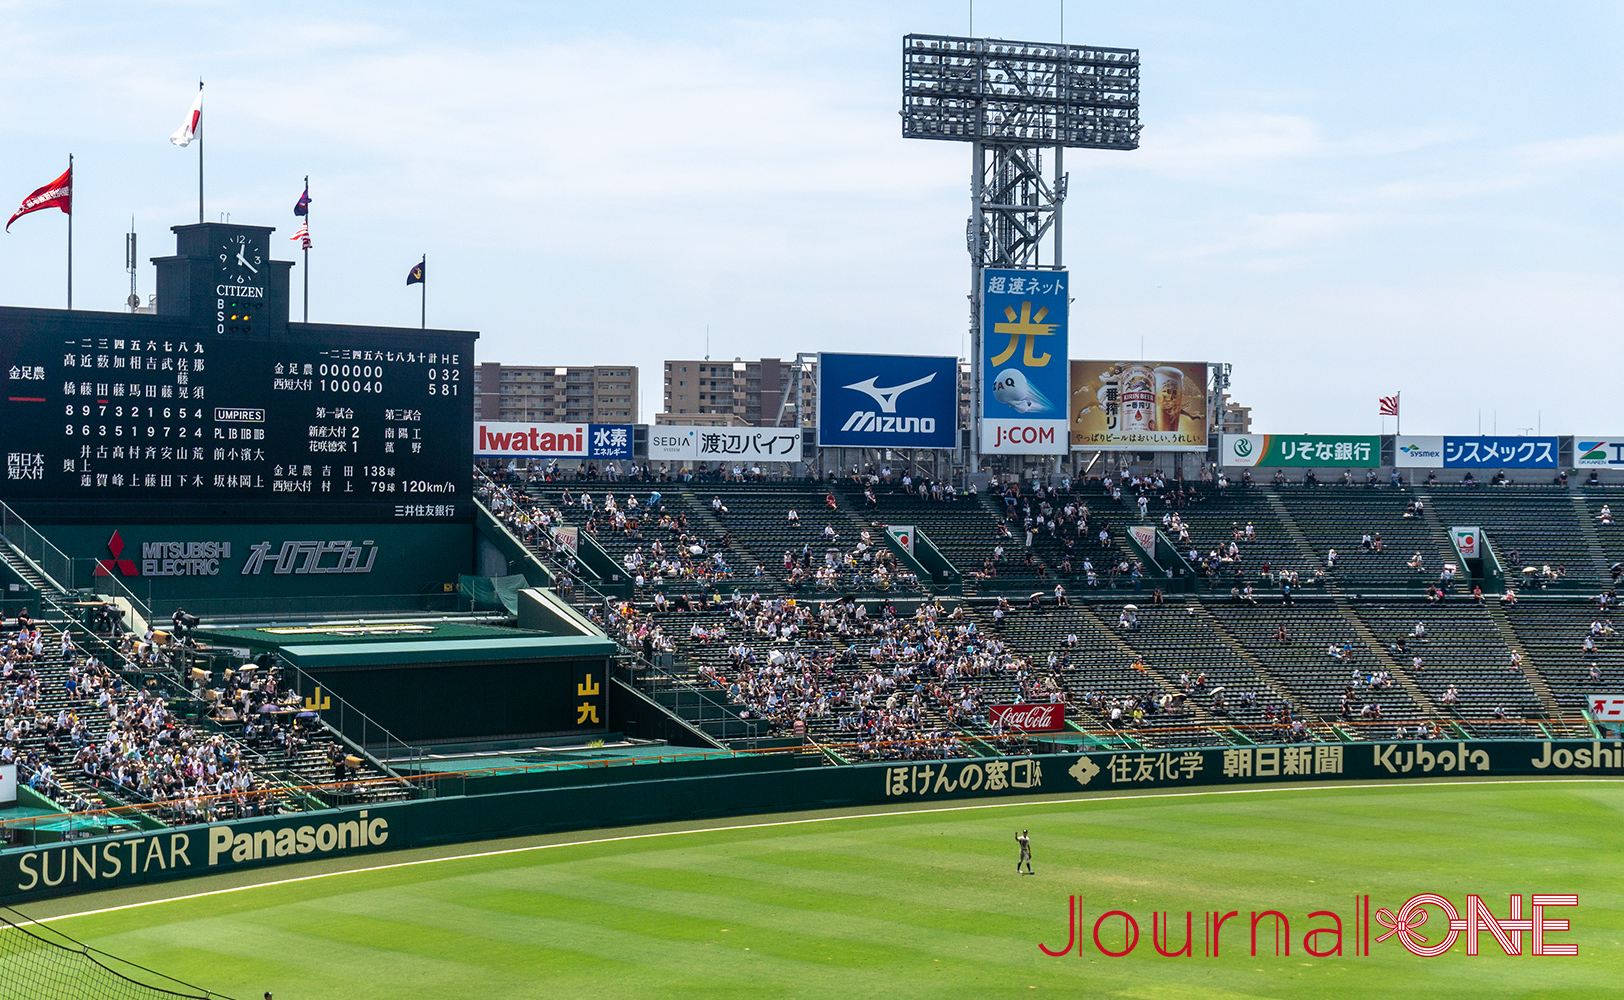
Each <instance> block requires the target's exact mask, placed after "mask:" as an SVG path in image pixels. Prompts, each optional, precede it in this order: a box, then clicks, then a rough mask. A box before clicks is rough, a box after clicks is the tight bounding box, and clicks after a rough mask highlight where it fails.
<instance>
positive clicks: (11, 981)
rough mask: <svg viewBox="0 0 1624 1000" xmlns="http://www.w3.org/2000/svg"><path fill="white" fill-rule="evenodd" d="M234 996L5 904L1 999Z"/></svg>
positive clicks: (223, 999)
mask: <svg viewBox="0 0 1624 1000" xmlns="http://www.w3.org/2000/svg"><path fill="white" fill-rule="evenodd" d="M176 998H187V1000H232V998H230V997H228V996H226V995H225V994H224V993H215V992H211V991H209V990H205V989H203V988H202V987H200V986H193V985H192V984H191V983H187V982H182V981H181V980H179V979H175V978H172V977H170V976H166V975H164V974H163V973H161V972H154V971H153V970H151V969H148V968H146V967H145V966H141V965H136V964H135V963H134V962H127V961H125V960H124V959H121V958H119V957H117V956H116V955H109V954H108V953H106V952H104V951H101V950H100V949H98V948H92V947H90V946H89V945H87V944H84V943H83V942H80V941H78V940H75V939H74V938H71V937H69V936H68V935H66V934H64V933H62V932H61V931H59V930H56V929H55V928H52V927H50V926H49V925H47V924H40V923H35V922H34V921H32V920H29V919H28V918H27V917H26V916H24V915H23V914H21V913H18V912H17V911H16V910H13V909H12V908H11V907H9V906H7V907H0V1000H176Z"/></svg>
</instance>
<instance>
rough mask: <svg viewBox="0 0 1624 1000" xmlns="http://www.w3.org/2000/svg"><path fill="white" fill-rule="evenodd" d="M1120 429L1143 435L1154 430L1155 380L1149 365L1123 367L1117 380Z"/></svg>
mask: <svg viewBox="0 0 1624 1000" xmlns="http://www.w3.org/2000/svg"><path fill="white" fill-rule="evenodd" d="M1117 399H1118V400H1119V401H1120V403H1121V406H1122V429H1123V430H1124V431H1127V432H1128V433H1129V434H1143V433H1145V432H1147V431H1153V430H1155V429H1156V378H1155V375H1154V374H1153V373H1152V371H1151V367H1150V366H1149V365H1134V364H1129V365H1123V366H1122V374H1121V375H1120V376H1118V378H1117Z"/></svg>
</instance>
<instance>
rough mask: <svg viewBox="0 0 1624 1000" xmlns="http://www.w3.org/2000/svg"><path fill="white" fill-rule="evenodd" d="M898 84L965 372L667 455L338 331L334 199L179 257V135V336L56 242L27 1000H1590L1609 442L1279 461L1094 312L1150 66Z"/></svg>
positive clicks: (8, 876) (778, 374)
mask: <svg viewBox="0 0 1624 1000" xmlns="http://www.w3.org/2000/svg"><path fill="white" fill-rule="evenodd" d="M888 44H889V43H888ZM901 56H902V59H901V67H902V87H901V94H900V101H899V103H898V104H897V107H898V108H899V109H900V122H901V126H900V134H899V135H893V136H892V141H894V142H896V143H915V142H920V141H925V140H930V141H934V142H935V143H937V144H943V146H942V148H946V149H952V150H956V153H955V154H954V155H957V154H959V153H962V154H967V155H968V157H969V159H970V178H971V185H970V191H969V193H970V204H969V206H968V208H969V228H968V234H969V240H968V245H967V249H968V251H969V253H968V263H969V265H970V266H969V268H968V273H969V285H968V301H969V306H970V314H969V320H968V330H967V331H966V332H961V331H959V330H957V329H954V330H950V331H946V332H945V333H944V335H943V337H942V346H941V349H940V351H939V352H938V353H937V354H933V355H927V354H900V353H899V354H882V353H852V352H850V351H838V352H837V351H836V350H834V349H833V348H835V347H845V346H849V345H848V344H843V343H834V342H831V343H829V344H818V343H810V344H805V345H802V346H805V347H807V348H809V349H808V350H806V351H802V352H800V353H797V354H796V355H795V356H794V357H793V359H791V358H787V357H786V358H761V359H759V360H754V361H746V360H744V359H742V358H740V359H737V360H734V361H718V360H713V359H711V358H710V357H709V356H708V354H707V356H706V357H705V358H703V359H702V360H689V361H681V360H669V361H666V362H665V366H664V385H663V387H661V390H657V391H663V393H664V403H663V406H662V409H661V412H660V414H659V416H658V417H657V418H656V419H649V420H642V421H640V420H639V419H638V411H637V410H636V409H635V406H634V407H633V408H631V409H628V410H624V411H620V410H611V409H605V408H604V407H607V406H614V405H617V404H616V402H615V400H616V398H617V397H613V396H604V395H602V394H603V393H605V392H609V393H614V392H619V391H623V390H622V389H621V385H622V384H623V383H624V384H625V385H628V386H630V388H629V389H626V390H624V391H627V392H629V393H631V394H632V395H633V396H635V394H636V392H637V389H636V380H637V379H638V373H637V369H636V367H635V366H631V365H626V366H624V367H617V366H618V365H619V359H618V358H617V357H612V356H610V357H600V358H595V359H593V362H592V364H593V367H588V368H579V367H572V368H564V367H558V368H554V367H551V366H547V367H540V366H526V365H517V364H508V363H505V362H504V361H503V359H502V358H501V356H500V355H499V356H498V357H496V358H491V357H488V356H487V354H486V352H485V351H484V350H483V349H482V346H481V333H479V332H475V331H472V330H460V329H441V328H436V327H435V326H432V325H430V324H428V323H427V317H428V314H429V307H430V303H429V302H428V299H429V298H430V296H429V294H428V292H427V288H426V285H427V279H428V271H429V268H428V263H429V262H428V255H426V254H425V255H423V257H422V259H421V260H420V261H418V263H416V264H414V265H412V267H411V269H410V271H409V272H408V274H407V284H408V285H411V286H413V287H412V288H411V289H410V294H412V296H413V298H414V301H413V302H412V311H413V313H414V315H413V316H412V319H413V320H414V321H415V322H414V323H413V324H412V325H410V326H395V325H366V324H359V323H342V324H341V323H321V322H311V321H310V320H309V315H310V298H309V280H310V271H309V267H308V265H309V262H310V255H311V252H312V251H311V246H312V243H311V239H310V236H309V230H308V228H307V227H308V222H309V217H310V212H311V205H312V199H311V196H310V191H311V188H310V185H309V183H308V180H307V182H306V186H305V188H304V193H303V194H302V195H300V196H299V198H298V201H297V202H296V203H295V207H294V215H295V216H298V217H301V219H302V221H300V222H299V224H300V225H301V226H302V227H304V228H301V229H300V233H301V234H303V236H302V240H303V241H302V243H300V242H298V241H299V240H300V238H301V237H300V235H299V234H295V242H294V243H293V244H292V246H291V248H290V247H289V245H288V244H286V243H281V244H278V243H276V242H275V241H276V240H278V239H282V240H285V239H286V234H285V233H284V235H283V236H279V237H278V236H274V235H273V234H274V233H275V232H276V227H275V226H273V225H271V224H257V223H247V222H233V221H230V220H229V218H228V217H222V218H219V219H218V221H214V220H212V219H211V218H210V217H209V213H206V212H205V208H204V201H203V199H204V186H203V179H204V174H203V161H202V156H201V138H200V137H201V136H202V135H203V129H204V127H205V125H204V123H206V122H207V121H208V119H207V117H206V116H203V112H202V107H203V104H202V101H203V97H202V94H203V93H204V91H203V89H202V87H201V85H200V86H199V89H198V91H197V97H196V100H195V103H194V104H193V107H192V110H191V111H190V112H189V114H188V116H187V118H186V120H185V124H183V126H182V129H181V131H179V132H177V133H176V134H175V138H174V139H173V142H174V144H175V145H177V146H180V147H187V146H189V145H191V144H192V143H194V142H195V143H197V147H198V148H197V161H198V162H197V169H198V191H197V200H198V206H197V221H196V222H192V221H190V210H189V207H188V208H187V210H186V218H185V219H184V220H175V221H178V222H179V224H176V225H174V226H173V234H174V245H173V246H172V247H170V246H164V247H163V248H162V253H163V255H162V256H157V257H153V258H151V266H152V267H153V268H154V270H155V277H156V285H155V288H156V291H155V293H154V294H152V295H151V296H150V297H149V298H147V299H143V297H142V296H141V295H140V294H138V292H137V289H136V287H135V280H136V278H135V276H136V274H137V263H138V262H137V257H136V253H135V237H134V234H133V232H132V234H131V235H130V238H129V243H128V249H129V267H130V274H131V279H130V280H131V297H130V300H129V303H128V308H127V309H126V310H124V311H97V310H95V309H85V308H82V307H81V308H78V309H74V308H72V306H71V294H72V292H71V289H72V284H71V281H72V278H71V266H72V265H71V260H72V257H71V254H72V251H71V242H70V244H69V247H70V250H69V254H70V257H69V260H70V265H69V266H70V272H69V275H70V276H69V296H70V298H69V308H66V309H63V308H46V307H40V306H32V305H29V306H24V305H15V306H13V305H6V306H0V370H4V371H7V372H8V373H9V381H8V383H7V384H8V394H7V395H6V397H4V399H3V400H0V435H4V436H5V439H6V446H5V452H6V461H7V476H6V478H5V479H4V480H3V481H0V483H3V488H0V581H3V582H4V583H5V589H4V590H3V591H0V616H3V617H0V624H3V632H0V643H3V645H0V708H3V716H4V728H3V731H0V998H3V1000H11V998H16V1000H24V998H28V1000H55V998H62V1000H68V998H73V1000H79V998H103V997H117V998H125V997H128V998H152V1000H157V998H164V997H186V998H199V1000H201V998H228V1000H229V998H235V1000H250V998H259V997H266V998H283V1000H288V998H307V997H308V998H318V997H348V998H358V1000H359V998H372V997H377V998H385V997H421V998H462V997H469V998H472V997H542V996H576V997H605V998H614V997H629V996H640V997H676V996H682V997H707V998H709V997H740V998H743V997H780V996H782V997H835V996H840V997H853V996H856V997H862V996H887V997H909V996H921V997H924V996H929V997H933V998H941V997H978V998H979V997H990V996H1051V995H1066V996H1089V997H1095V996H1098V997H1135V998H1146V997H1320V998H1336V997H1349V998H1352V997H1368V996H1406V997H1427V998H1433V997H1437V998H1455V997H1459V998H1473V1000H1475V998H1478V997H1482V996H1485V995H1487V996H1519V997H1521V996H1527V997H1546V996H1549V997H1557V996H1562V997H1568V996H1605V995H1608V994H1610V993H1611V990H1612V989H1615V988H1617V985H1616V984H1617V981H1618V973H1619V969H1620V967H1621V963H1620V955H1621V951H1620V947H1621V946H1620V944H1619V941H1620V938H1621V935H1624V875H1620V873H1619V872H1618V870H1617V869H1616V868H1615V865H1614V862H1615V861H1616V859H1617V858H1618V857H1619V849H1620V839H1619V836H1620V835H1619V829H1620V819H1621V817H1624V736H1621V734H1620V726H1621V725H1624V646H1621V643H1624V640H1620V639H1619V638H1618V636H1617V632H1616V629H1615V626H1614V623H1613V621H1612V619H1613V617H1614V616H1615V615H1617V613H1618V609H1617V595H1616V588H1617V586H1618V583H1619V580H1620V578H1621V576H1624V526H1620V525H1618V524H1617V523H1616V520H1615V516H1614V514H1613V511H1612V504H1613V503H1620V504H1624V436H1617V437H1612V438H1609V437H1608V436H1607V435H1605V434H1587V433H1581V432H1582V431H1584V430H1585V428H1584V427H1577V428H1572V427H1570V428H1567V429H1562V428H1558V429H1557V431H1556V432H1555V433H1549V434H1547V433H1544V432H1543V429H1542V426H1541V427H1535V428H1524V429H1521V430H1519V432H1517V433H1515V434H1511V433H1506V434H1502V433H1498V432H1497V430H1496V429H1492V428H1491V432H1490V433H1483V430H1482V427H1481V426H1480V427H1479V429H1478V432H1477V433H1474V434H1469V435H1468V434H1458V435H1451V434H1419V435H1415V434H1405V433H1402V432H1401V430H1400V425H1399V423H1398V421H1399V419H1400V412H1401V405H1402V403H1403V400H1401V398H1400V397H1399V396H1398V395H1393V396H1391V397H1389V396H1386V395H1382V396H1381V397H1380V398H1379V400H1378V399H1374V398H1373V399H1372V403H1373V404H1378V405H1379V407H1380V418H1381V419H1382V420H1383V424H1382V425H1381V428H1380V429H1381V432H1380V433H1366V431H1368V430H1370V429H1371V427H1370V424H1371V421H1372V419H1374V418H1375V417H1376V416H1377V415H1376V414H1375V413H1374V412H1373V413H1372V414H1370V415H1366V414H1359V415H1358V416H1357V418H1355V417H1352V416H1350V417H1348V418H1347V419H1346V421H1345V423H1344V425H1343V428H1344V429H1343V430H1338V429H1337V428H1335V427H1332V428H1330V429H1329V430H1327V431H1325V432H1324V433H1319V432H1316V433H1264V432H1255V431H1254V430H1253V428H1252V420H1253V417H1252V413H1251V410H1250V409H1249V408H1248V407H1244V406H1241V405H1240V404H1239V403H1238V402H1237V401H1236V399H1235V397H1234V396H1233V395H1232V381H1233V382H1241V381H1242V380H1243V379H1244V378H1245V376H1246V372H1245V371H1244V369H1243V367H1241V366H1238V365H1235V364H1232V363H1230V362H1227V361H1221V360H1194V361H1192V360H1166V359H1161V360H1146V359H1145V358H1144V356H1143V354H1142V353H1141V354H1139V356H1138V357H1137V358H1128V357H1123V356H1122V355H1124V354H1129V353H1139V352H1136V351H1128V350H1115V351H1112V350H1109V349H1105V348H1103V347H1102V346H1101V339H1100V338H1099V337H1097V336H1096V335H1094V334H1093V333H1089V332H1085V330H1084V325H1083V324H1082V322H1081V321H1080V320H1078V319H1075V318H1074V316H1073V310H1074V309H1075V308H1076V306H1075V304H1074V303H1075V302H1076V295H1075V294H1074V288H1073V281H1074V274H1075V272H1074V271H1072V270H1070V269H1068V266H1067V264H1066V258H1065V257H1064V247H1063V243H1062V235H1063V232H1064V229H1063V218H1064V215H1063V209H1064V202H1065V198H1066V191H1067V177H1068V175H1067V173H1066V167H1065V162H1066V161H1065V155H1066V152H1067V151H1068V150H1071V151H1072V157H1073V162H1074V163H1076V162H1078V161H1079V160H1080V159H1081V158H1083V157H1087V156H1101V157H1131V156H1134V155H1137V153H1136V152H1135V151H1136V150H1138V148H1139V145H1140V139H1141V132H1142V130H1147V129H1150V128H1152V127H1153V123H1152V124H1144V123H1142V121H1141V105H1140V86H1141V69H1142V67H1143V68H1144V72H1145V76H1146V81H1147V83H1146V86H1147V87H1149V86H1150V83H1149V81H1150V80H1151V79H1153V76H1154V72H1155V66H1156V59H1155V54H1154V52H1153V51H1152V50H1150V49H1146V50H1145V51H1144V52H1143V53H1142V52H1141V50H1139V49H1137V48H1111V47H1100V46H1093V45H1081V44H1073V43H1069V42H1062V41H1009V40H1006V39H1002V38H994V37H986V36H983V35H977V34H974V33H970V34H966V35H949V34H909V35H907V36H905V37H904V38H902V40H901ZM188 97H190V95H188ZM177 110H178V108H177ZM1147 117H1148V115H1147ZM947 144H951V145H947ZM191 152H192V151H191V150H187V152H186V153H177V154H176V155H177V156H182V155H190V154H191ZM73 170H74V167H73V166H72V165H71V164H70V165H69V171H68V173H67V174H63V175H62V177H60V178H58V179H57V180H56V181H53V182H52V183H51V184H48V185H46V186H45V187H44V188H41V189H40V190H38V191H35V192H34V194H32V195H30V196H29V198H28V199H27V200H25V201H24V203H23V205H22V207H21V209H20V210H19V212H18V215H17V216H14V217H13V221H14V222H16V223H18V228H19V229H22V228H23V227H24V226H25V225H36V226H43V225H46V224H48V223H50V221H51V220H52V219H53V218H54V217H55V216H54V210H56V209H60V210H61V212H62V213H63V214H66V215H68V217H69V219H71V218H72V215H73V209H74V206H73V204H72V197H73V185H74V184H75V183H76V181H75V179H74V175H73ZM188 170H189V167H188ZM189 183H190V182H189V179H188V184H189ZM220 183H229V181H227V182H220ZM189 197H190V195H189V189H188V198H189ZM290 200H291V199H290ZM92 204H94V203H92ZM315 204H317V205H318V206H319V205H320V204H321V203H320V202H319V201H318V202H315ZM48 209H49V210H53V212H52V213H47V214H46V215H41V216H37V217H35V218H33V219H25V218H23V217H26V216H29V215H31V214H33V213H36V212H41V211H44V210H48ZM280 211H284V212H285V209H283V210H280ZM269 213H270V210H269V209H266V214H267V216H268V215H269ZM214 214H215V215H223V213H214ZM280 218H281V217H280V215H278V216H277V220H278V223H280ZM261 221H267V222H268V221H269V220H268V219H262V220H261ZM70 233H71V230H70ZM70 239H71V236H70ZM1073 240H1074V242H1076V241H1078V237H1077V236H1075V235H1074V236H1073ZM279 257H286V258H288V259H278V258H279ZM411 259H412V260H416V259H417V255H415V254H413V255H412V258H411ZM404 263H409V261H407V262H403V266H404ZM140 266H141V267H145V266H146V265H145V264H141V265H140ZM1076 280H1078V281H1079V282H1080V281H1081V276H1080V275H1078V276H1077V277H1076ZM396 283H398V277H397V278H396ZM417 286H422V287H417ZM417 296H421V297H422V299H421V301H420V302H419V301H416V298H417ZM419 309H421V312H418V310H419ZM961 343H962V345H963V347H962V349H961V346H960V345H961ZM610 346H611V345H609V344H608V342H607V341H606V342H605V344H604V348H603V349H604V350H606V351H607V350H609V349H610ZM825 347H828V348H830V349H829V350H825V349H824V348H825ZM1225 349H1226V348H1225V345H1224V343H1223V342H1222V341H1214V347H1213V350H1214V351H1221V350H1225ZM1350 349H1351V348H1350ZM1327 350H1329V349H1327ZM673 378H675V379H676V380H677V383H676V384H675V385H673ZM690 391H691V392H692V393H693V394H694V397H695V400H696V402H694V403H689V402H688V401H687V400H688V396H687V394H688V393H689V392H690ZM589 397H590V399H589ZM578 403H579V405H578ZM1547 408H1550V409H1552V410H1553V414H1557V413H1559V412H1560V410H1561V407H1560V406H1559V405H1558V404H1556V403H1555V402H1553V403H1551V404H1550V405H1549V406H1548V407H1547ZM1374 409H1375V408H1374V407H1373V410H1374ZM1277 416H1278V417H1279V419H1278V420H1277V421H1276V425H1284V426H1294V425H1297V424H1298V423H1299V417H1298V416H1297V415H1295V414H1292V413H1282V414H1278V415H1277ZM1388 418H1391V419H1392V423H1391V426H1390V427H1389V425H1388V424H1387V423H1386V420H1387V419H1388ZM1316 419H1317V418H1316ZM1463 419H1464V418H1463ZM1556 419H1559V418H1558V417H1555V416H1553V420H1556ZM1259 420H1260V422H1261V420H1262V418H1261V417H1259ZM362 451H365V452H367V454H366V455H365V456H362V455H361V454H360V453H361V452H362ZM1620 516H1624V506H1621V510H1620ZM1608 956H1613V957H1611V958H1609V957H1608Z"/></svg>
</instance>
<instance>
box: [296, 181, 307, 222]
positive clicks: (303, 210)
mask: <svg viewBox="0 0 1624 1000" xmlns="http://www.w3.org/2000/svg"><path fill="white" fill-rule="evenodd" d="M293 214H294V215H309V214H310V178H308V177H306V178H305V189H304V194H301V195H300V196H299V200H298V201H296V202H294V203H293Z"/></svg>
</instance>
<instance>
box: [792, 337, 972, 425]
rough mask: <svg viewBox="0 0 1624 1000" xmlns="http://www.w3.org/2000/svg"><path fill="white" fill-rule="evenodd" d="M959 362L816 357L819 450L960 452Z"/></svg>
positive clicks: (892, 357)
mask: <svg viewBox="0 0 1624 1000" xmlns="http://www.w3.org/2000/svg"><path fill="white" fill-rule="evenodd" d="M958 377H959V363H958V360H957V359H955V358H933V357H914V356H911V355H899V354H820V355H818V444H819V446H821V447H824V448H954V447H957V446H958V412H959V405H958Z"/></svg>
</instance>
